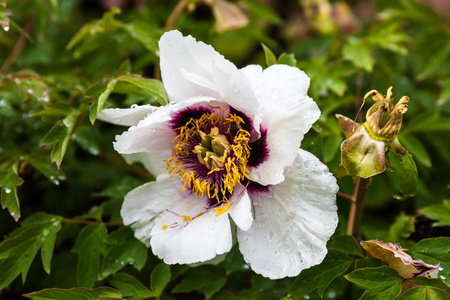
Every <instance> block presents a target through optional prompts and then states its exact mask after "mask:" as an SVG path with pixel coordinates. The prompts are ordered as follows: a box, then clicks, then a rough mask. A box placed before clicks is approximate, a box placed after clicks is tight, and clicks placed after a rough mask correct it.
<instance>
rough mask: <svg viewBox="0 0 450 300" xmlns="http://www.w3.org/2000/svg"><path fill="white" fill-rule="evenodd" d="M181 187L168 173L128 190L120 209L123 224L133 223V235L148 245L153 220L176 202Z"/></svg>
mask: <svg viewBox="0 0 450 300" xmlns="http://www.w3.org/2000/svg"><path fill="white" fill-rule="evenodd" d="M174 181H175V182H174ZM174 183H175V184H174ZM181 187H182V185H181V183H179V182H178V181H176V180H173V179H171V178H169V175H167V174H163V175H160V176H158V178H157V180H156V181H152V182H149V183H146V184H144V185H141V186H139V187H137V188H135V189H134V190H132V191H130V192H129V193H128V194H127V195H126V196H125V200H124V202H123V205H122V208H121V210H120V214H121V216H122V220H123V223H124V224H125V225H130V224H133V225H132V227H133V228H134V229H135V236H136V237H137V238H138V239H140V240H141V241H142V242H144V243H145V244H146V245H147V246H150V232H151V229H152V228H153V226H154V224H155V220H156V219H157V218H158V217H159V215H161V213H163V212H165V211H166V209H167V208H168V207H173V206H175V205H176V204H177V200H178V199H180V191H181Z"/></svg>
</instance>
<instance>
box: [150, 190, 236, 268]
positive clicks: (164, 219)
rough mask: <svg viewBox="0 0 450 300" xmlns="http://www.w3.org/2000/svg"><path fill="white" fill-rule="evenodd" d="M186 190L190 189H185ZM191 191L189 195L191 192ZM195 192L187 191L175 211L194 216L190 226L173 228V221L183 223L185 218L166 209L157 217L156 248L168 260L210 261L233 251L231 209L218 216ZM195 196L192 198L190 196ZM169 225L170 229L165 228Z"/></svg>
mask: <svg viewBox="0 0 450 300" xmlns="http://www.w3.org/2000/svg"><path fill="white" fill-rule="evenodd" d="M185 193H186V192H185ZM188 195H189V196H188ZM190 195H192V194H188V193H186V195H184V194H183V197H186V196H187V197H186V198H181V201H182V202H181V203H180V204H178V206H176V207H174V208H173V209H172V210H171V211H173V212H174V213H177V214H179V215H187V216H190V217H191V218H193V221H191V222H190V223H189V224H187V225H186V226H184V227H183V226H181V227H176V228H171V225H170V224H174V223H175V222H177V223H178V224H182V223H180V222H182V220H183V218H181V217H180V216H177V215H175V214H173V213H171V212H165V213H163V214H162V215H161V217H160V218H159V219H158V220H157V221H156V224H155V226H154V227H153V230H152V232H151V235H152V239H151V241H150V243H151V246H152V251H153V253H154V254H155V255H157V256H158V257H159V258H161V259H163V260H164V262H165V263H167V264H175V263H179V264H191V263H196V262H203V261H208V260H211V259H213V258H214V257H216V256H217V255H220V254H223V253H226V252H228V251H230V249H231V246H232V237H231V226H230V220H229V219H228V213H223V214H221V215H218V216H216V215H215V211H214V210H209V211H207V212H205V213H204V214H202V215H200V216H199V217H197V218H194V217H195V216H197V215H199V214H200V213H202V212H204V211H205V208H204V207H203V206H204V205H202V201H201V199H199V198H198V197H195V198H193V197H192V196H190ZM189 198H192V199H189ZM165 225H168V227H167V228H166V229H163V228H164V227H165Z"/></svg>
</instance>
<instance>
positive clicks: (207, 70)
mask: <svg viewBox="0 0 450 300" xmlns="http://www.w3.org/2000/svg"><path fill="white" fill-rule="evenodd" d="M159 49H160V53H161V63H160V66H161V76H162V80H163V83H164V87H165V88H166V92H167V95H168V96H169V99H170V101H171V102H181V101H184V100H185V99H187V98H191V97H195V96H211V97H213V98H218V93H217V91H216V90H215V89H214V88H212V87H211V86H208V85H204V84H198V83H200V82H202V83H205V82H208V81H209V82H211V81H212V79H213V76H212V74H213V66H214V65H219V66H221V68H225V69H230V70H233V69H234V70H236V72H237V68H236V67H235V66H234V65H233V64H232V63H231V62H230V61H228V60H226V59H225V58H224V57H223V56H222V55H220V54H219V53H217V52H216V51H215V50H214V49H213V47H211V46H210V45H206V44H204V43H203V42H197V41H196V40H195V39H194V38H193V37H192V36H187V37H183V35H182V34H181V33H180V32H179V31H176V30H173V31H169V32H166V33H165V34H164V35H163V36H162V37H161V39H160V41H159ZM182 70H187V71H188V72H189V74H195V75H194V76H186V72H183V71H182ZM201 77H203V79H200V78H201Z"/></svg>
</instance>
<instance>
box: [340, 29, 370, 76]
mask: <svg viewBox="0 0 450 300" xmlns="http://www.w3.org/2000/svg"><path fill="white" fill-rule="evenodd" d="M342 51H343V53H342V55H343V57H344V58H345V59H347V60H349V61H351V62H353V64H354V65H355V66H356V67H358V68H361V69H363V70H365V71H367V72H372V70H373V65H374V61H373V59H372V56H371V51H370V46H369V45H368V44H366V43H364V42H363V40H361V39H358V38H355V37H352V38H350V39H349V40H348V42H347V43H346V44H345V45H344V47H343V49H342Z"/></svg>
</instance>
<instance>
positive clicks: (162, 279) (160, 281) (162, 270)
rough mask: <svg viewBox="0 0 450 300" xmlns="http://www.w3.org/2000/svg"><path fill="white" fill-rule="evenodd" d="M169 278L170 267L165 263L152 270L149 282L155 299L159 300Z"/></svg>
mask: <svg viewBox="0 0 450 300" xmlns="http://www.w3.org/2000/svg"><path fill="white" fill-rule="evenodd" d="M170 276H171V274H170V266H168V265H166V264H165V263H160V264H159V265H157V266H156V267H155V268H154V269H153V271H152V275H151V278H150V282H151V287H152V291H153V293H154V294H155V297H156V298H157V299H159V296H161V294H162V292H163V290H164V288H165V287H166V285H167V284H168V283H169V281H170Z"/></svg>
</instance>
